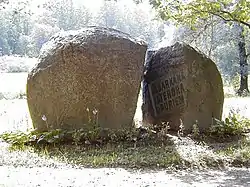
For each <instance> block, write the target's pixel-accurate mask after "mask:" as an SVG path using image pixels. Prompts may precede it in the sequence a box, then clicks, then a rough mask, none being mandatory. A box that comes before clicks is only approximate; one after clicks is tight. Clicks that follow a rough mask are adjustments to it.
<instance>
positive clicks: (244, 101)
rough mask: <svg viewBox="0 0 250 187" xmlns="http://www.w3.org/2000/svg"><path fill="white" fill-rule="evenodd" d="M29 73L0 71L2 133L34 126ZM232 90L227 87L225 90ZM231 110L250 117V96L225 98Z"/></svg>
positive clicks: (137, 119)
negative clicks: (28, 97)
mask: <svg viewBox="0 0 250 187" xmlns="http://www.w3.org/2000/svg"><path fill="white" fill-rule="evenodd" d="M27 75H28V73H25V72H23V73H0V85H1V87H0V133H2V132H4V131H12V130H21V131H26V130H27V129H30V128H32V123H31V119H30V116H29V112H28V107H27V102H26V99H25V96H24V94H25V89H26V80H27ZM228 90H229V91H230V89H228V88H226V89H225V92H227V91H228ZM140 107H141V97H140V96H139V99H138V104H137V110H136V114H135V122H136V124H140V121H141V110H140ZM230 111H234V112H237V113H239V114H240V115H242V116H244V117H248V118H250V97H245V98H240V97H230V98H225V103H224V112H223V118H225V117H226V116H227V115H228V113H229V112H230Z"/></svg>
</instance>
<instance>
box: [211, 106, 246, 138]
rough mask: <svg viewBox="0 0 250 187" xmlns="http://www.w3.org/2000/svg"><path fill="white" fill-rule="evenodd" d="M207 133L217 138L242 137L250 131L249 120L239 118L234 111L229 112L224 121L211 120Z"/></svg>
mask: <svg viewBox="0 0 250 187" xmlns="http://www.w3.org/2000/svg"><path fill="white" fill-rule="evenodd" d="M213 121H214V123H213V124H212V126H211V128H210V131H209V133H210V134H212V135H218V136H235V135H244V134H245V133H247V132H249V130H250V120H249V119H247V118H244V117H241V116H240V115H239V114H238V113H236V112H235V111H230V113H229V116H228V117H227V118H225V121H220V120H217V119H214V120H213Z"/></svg>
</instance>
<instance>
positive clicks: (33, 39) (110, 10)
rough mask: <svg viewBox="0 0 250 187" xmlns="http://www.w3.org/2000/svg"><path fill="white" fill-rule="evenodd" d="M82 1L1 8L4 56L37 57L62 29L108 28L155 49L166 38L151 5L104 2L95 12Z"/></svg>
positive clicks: (22, 1)
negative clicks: (142, 40)
mask: <svg viewBox="0 0 250 187" xmlns="http://www.w3.org/2000/svg"><path fill="white" fill-rule="evenodd" d="M87 5H88V3H87V2H79V1H78V0H55V1H49V0H46V1H44V2H38V1H36V0H28V1H27V0H15V1H14V0H13V1H8V3H7V2H5V3H1V5H0V7H1V6H2V7H4V8H0V9H1V11H0V56H1V55H13V54H18V55H27V56H29V57H37V56H38V54H39V51H40V49H41V47H42V45H43V44H44V43H45V42H46V41H48V40H49V38H50V37H51V36H52V35H53V34H55V33H56V32H59V31H61V30H65V31H67V30H72V29H74V30H75V29H81V28H83V27H85V26H91V25H96V26H105V27H110V28H114V29H118V30H121V31H123V32H126V33H128V34H130V35H131V36H132V37H140V38H141V39H144V40H146V41H147V42H148V43H149V46H154V45H155V44H156V43H157V42H158V41H159V40H160V39H161V38H162V37H163V36H164V34H165V33H164V23H163V22H161V21H158V20H154V17H155V12H154V11H153V10H152V8H151V6H150V5H149V4H148V3H146V2H145V3H144V2H143V3H140V2H134V1H132V0H129V1H128V2H126V3H125V2H124V1H123V2H121V1H104V0H103V1H102V2H101V3H100V4H96V5H95V7H94V10H92V9H91V8H89V7H88V6H87Z"/></svg>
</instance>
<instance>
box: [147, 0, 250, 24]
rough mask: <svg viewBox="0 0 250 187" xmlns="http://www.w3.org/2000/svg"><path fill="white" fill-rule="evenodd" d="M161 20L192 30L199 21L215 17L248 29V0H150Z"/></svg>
mask: <svg viewBox="0 0 250 187" xmlns="http://www.w3.org/2000/svg"><path fill="white" fill-rule="evenodd" d="M151 3H152V4H153V5H154V7H156V8H157V9H158V11H159V12H160V16H161V18H162V19H166V20H169V19H172V20H174V21H176V22H177V23H185V24H187V25H189V26H190V27H191V28H194V26H195V25H196V23H197V22H199V21H200V20H207V19H209V18H210V17H211V16H216V17H219V18H221V19H222V20H224V21H225V22H230V23H232V22H236V23H240V24H243V25H245V26H247V27H249V28H250V23H249V22H250V8H249V7H250V2H249V1H248V0H237V1H234V0H220V1H209V0H193V1H188V2H187V1H173V0H152V1H151Z"/></svg>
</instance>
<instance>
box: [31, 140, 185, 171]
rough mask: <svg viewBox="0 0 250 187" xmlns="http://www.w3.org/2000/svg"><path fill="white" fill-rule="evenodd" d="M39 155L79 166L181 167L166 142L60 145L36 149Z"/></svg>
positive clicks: (176, 153)
mask: <svg viewBox="0 0 250 187" xmlns="http://www.w3.org/2000/svg"><path fill="white" fill-rule="evenodd" d="M36 151H38V153H40V154H45V155H46V156H48V157H50V158H56V159H58V160H60V161H62V162H65V163H67V164H72V165H77V166H81V167H95V168H99V167H122V168H130V169H135V168H137V169H138V168H141V169H149V168H150V169H157V168H169V167H174V168H184V167H188V163H187V162H185V161H184V160H182V159H181V157H180V155H179V154H178V152H177V150H176V149H175V146H174V145H173V144H172V143H171V142H170V141H169V142H168V143H167V144H166V143H165V144H164V143H146V144H145V142H143V143H140V142H137V143H135V142H134V143H131V142H120V143H119V142H116V143H107V144H104V145H101V146H97V145H88V146H86V145H61V146H43V147H42V148H41V147H39V148H36Z"/></svg>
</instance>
